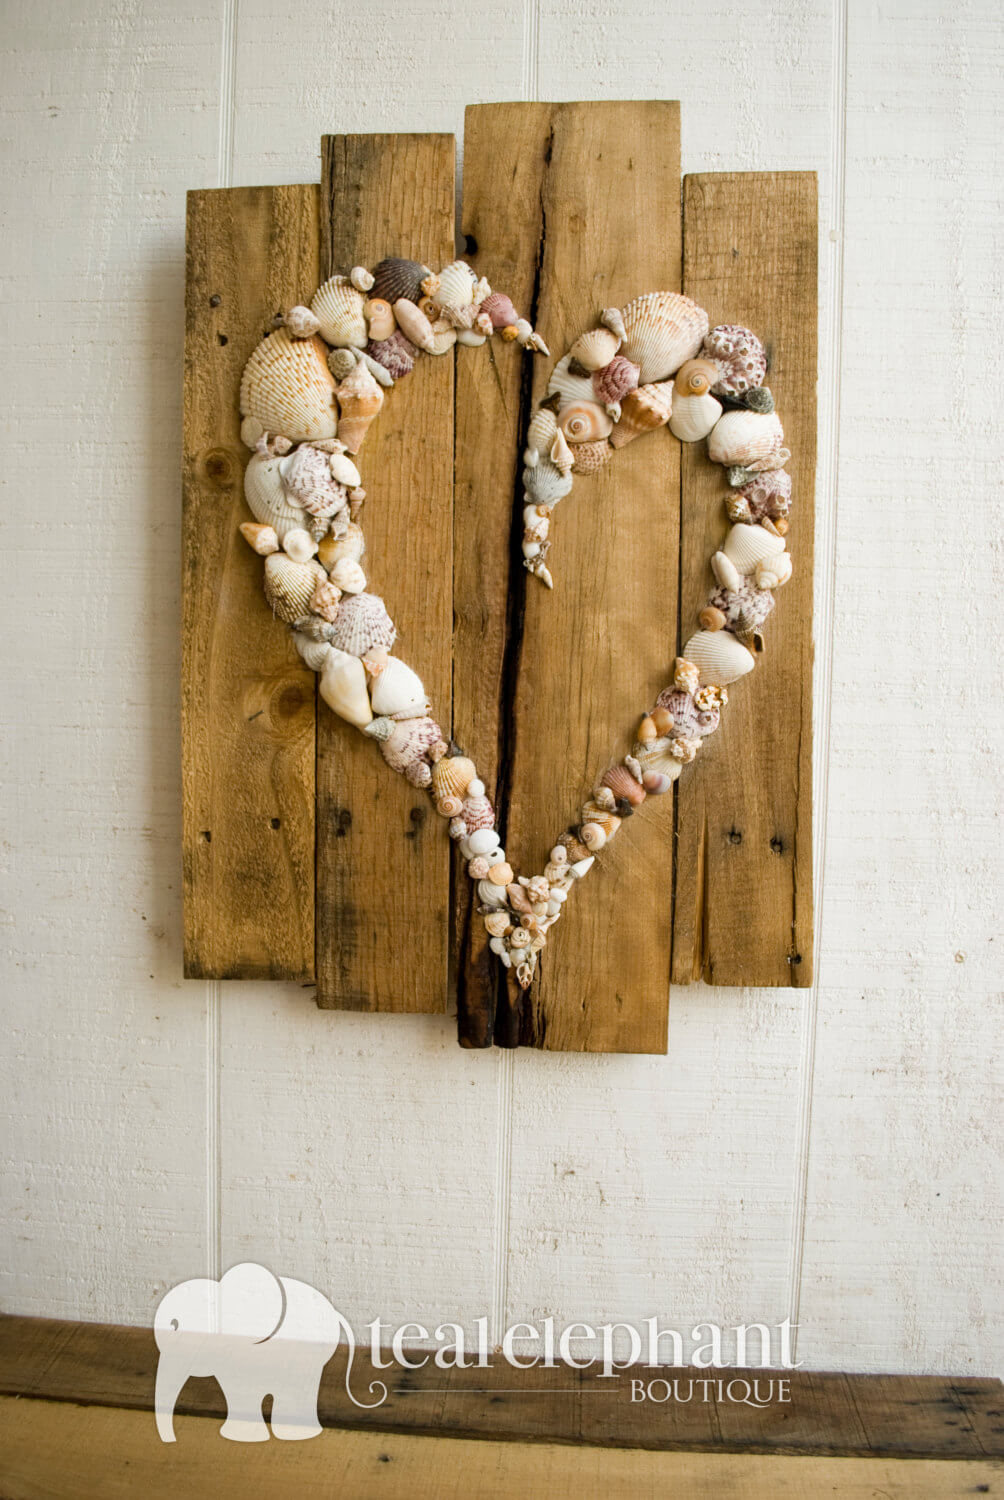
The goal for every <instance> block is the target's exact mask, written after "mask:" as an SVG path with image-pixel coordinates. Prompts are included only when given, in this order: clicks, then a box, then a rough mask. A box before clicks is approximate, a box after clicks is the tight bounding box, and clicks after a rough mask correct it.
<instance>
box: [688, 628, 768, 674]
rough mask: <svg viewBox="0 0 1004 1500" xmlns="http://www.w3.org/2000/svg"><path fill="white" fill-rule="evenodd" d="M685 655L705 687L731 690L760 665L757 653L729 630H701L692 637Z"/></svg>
mask: <svg viewBox="0 0 1004 1500" xmlns="http://www.w3.org/2000/svg"><path fill="white" fill-rule="evenodd" d="M683 654H684V656H685V657H686V658H687V660H688V661H692V662H693V663H694V665H695V666H696V667H697V669H698V671H699V672H700V674H701V686H702V687H710V686H712V685H714V686H715V687H728V685H729V683H730V682H738V681H739V678H740V677H745V676H746V673H747V672H752V670H753V668H754V666H755V665H756V663H755V661H754V659H753V653H752V652H751V651H747V649H746V647H745V646H743V645H740V643H739V642H738V641H737V640H736V638H735V636H734V635H730V633H729V632H728V631H727V630H699V631H698V632H697V634H696V635H692V636H691V637H690V640H689V641H688V642H687V644H686V645H685V646H684V648H683Z"/></svg>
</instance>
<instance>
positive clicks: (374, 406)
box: [337, 360, 384, 453]
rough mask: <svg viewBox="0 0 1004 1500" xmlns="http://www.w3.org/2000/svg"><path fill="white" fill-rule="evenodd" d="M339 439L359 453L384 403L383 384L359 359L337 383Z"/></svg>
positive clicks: (350, 449) (353, 451) (352, 450)
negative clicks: (340, 381) (380, 384)
mask: <svg viewBox="0 0 1004 1500" xmlns="http://www.w3.org/2000/svg"><path fill="white" fill-rule="evenodd" d="M337 396H338V409H339V411H340V413H341V415H340V417H339V419H338V440H339V442H342V443H344V444H345V446H346V448H347V449H348V450H349V452H350V453H358V452H359V449H360V448H361V447H362V445H363V439H364V438H365V437H366V434H367V433H368V432H369V430H370V425H371V424H372V422H373V420H374V418H375V417H376V415H377V413H378V412H379V410H380V408H381V406H383V403H384V394H383V390H382V388H381V387H380V386H379V385H378V384H377V382H376V381H375V380H374V378H373V376H372V375H371V374H370V372H369V370H368V368H367V367H366V365H364V364H363V362H362V361H361V360H360V362H359V363H358V364H357V365H356V367H355V369H353V370H350V371H349V373H348V375H347V376H346V377H345V379H344V380H343V381H342V383H341V385H340V386H339V387H338V391H337Z"/></svg>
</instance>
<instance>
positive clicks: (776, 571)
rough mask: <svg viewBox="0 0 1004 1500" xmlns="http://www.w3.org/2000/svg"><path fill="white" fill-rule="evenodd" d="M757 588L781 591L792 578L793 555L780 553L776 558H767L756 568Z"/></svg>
mask: <svg viewBox="0 0 1004 1500" xmlns="http://www.w3.org/2000/svg"><path fill="white" fill-rule="evenodd" d="M755 572H756V581H757V588H761V589H779V588H780V587H781V585H782V584H783V583H787V582H788V579H789V578H790V577H791V555H790V553H787V552H779V553H778V554H777V555H776V557H766V558H764V560H763V562H762V563H758V564H757V567H756V570H755Z"/></svg>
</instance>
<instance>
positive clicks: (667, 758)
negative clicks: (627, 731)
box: [634, 738, 683, 797]
mask: <svg viewBox="0 0 1004 1500" xmlns="http://www.w3.org/2000/svg"><path fill="white" fill-rule="evenodd" d="M672 743H673V741H672V740H670V739H667V738H660V739H657V740H652V741H651V743H650V744H647V745H636V746H635V748H634V756H635V759H636V760H637V762H638V764H639V766H640V767H641V774H642V785H643V786H644V787H645V790H646V791H647V792H648V793H649V794H650V795H651V796H653V797H658V796H660V795H661V794H662V793H663V792H668V791H669V789H670V787H671V786H672V785H673V782H674V781H676V779H677V778H678V776H679V775H680V772H681V771H682V770H683V762H682V761H681V760H679V759H678V758H677V757H676V756H675V755H674V754H673V753H672V751H671V749H670V747H671V745H672Z"/></svg>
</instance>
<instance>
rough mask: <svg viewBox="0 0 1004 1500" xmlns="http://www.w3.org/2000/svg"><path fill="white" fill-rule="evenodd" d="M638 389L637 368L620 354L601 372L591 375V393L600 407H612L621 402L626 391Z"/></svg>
mask: <svg viewBox="0 0 1004 1500" xmlns="http://www.w3.org/2000/svg"><path fill="white" fill-rule="evenodd" d="M637 388H638V366H637V365H633V364H632V363H631V361H630V360H629V359H625V358H624V356H623V355H622V354H618V355H616V356H615V357H614V358H613V359H612V360H611V361H610V363H609V364H608V365H604V366H603V369H602V370H597V371H596V372H595V373H594V375H593V392H594V394H595V396H596V399H597V401H598V402H599V403H600V405H601V406H613V405H614V404H615V403H616V402H618V401H621V400H623V398H624V397H625V396H626V395H627V393H628V391H633V390H637Z"/></svg>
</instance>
